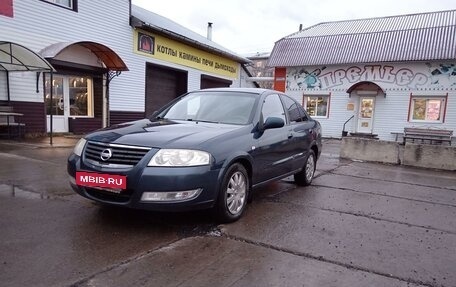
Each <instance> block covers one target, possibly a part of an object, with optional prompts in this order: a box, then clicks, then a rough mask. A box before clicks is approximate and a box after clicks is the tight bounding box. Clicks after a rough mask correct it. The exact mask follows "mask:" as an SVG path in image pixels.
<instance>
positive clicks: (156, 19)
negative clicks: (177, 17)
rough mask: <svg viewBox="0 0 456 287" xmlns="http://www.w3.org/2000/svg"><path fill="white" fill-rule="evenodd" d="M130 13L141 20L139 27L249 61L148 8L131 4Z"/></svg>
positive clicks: (229, 56) (238, 60) (230, 57)
mask: <svg viewBox="0 0 456 287" xmlns="http://www.w3.org/2000/svg"><path fill="white" fill-rule="evenodd" d="M131 15H132V16H133V17H134V18H136V19H138V20H139V21H140V22H141V24H140V26H139V27H140V28H146V29H152V30H155V31H158V32H161V33H163V34H166V35H169V36H171V37H172V38H175V39H177V40H180V41H182V42H186V43H188V44H190V45H192V46H196V47H197V48H201V49H203V50H206V51H209V52H213V53H214V52H215V53H216V54H220V55H222V56H225V57H227V58H229V59H232V60H235V61H237V62H239V63H250V60H249V59H247V58H244V57H242V56H239V55H237V54H236V53H234V52H232V51H230V50H228V49H226V48H225V47H223V46H221V45H219V44H217V43H215V42H213V41H211V40H209V39H207V38H206V37H204V36H202V35H200V34H198V33H196V32H193V31H192V30H189V29H187V28H185V27H184V26H182V25H179V24H177V23H176V22H174V21H172V20H170V19H168V18H166V17H163V16H161V15H158V14H155V13H153V12H151V11H149V10H146V9H143V8H141V7H139V6H136V5H133V4H132V5H131ZM136 26H137V25H136Z"/></svg>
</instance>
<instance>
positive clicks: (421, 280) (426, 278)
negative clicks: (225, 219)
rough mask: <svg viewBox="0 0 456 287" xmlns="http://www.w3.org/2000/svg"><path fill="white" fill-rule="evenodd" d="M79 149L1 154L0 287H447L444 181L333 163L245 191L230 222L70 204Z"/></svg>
mask: <svg viewBox="0 0 456 287" xmlns="http://www.w3.org/2000/svg"><path fill="white" fill-rule="evenodd" d="M76 140H77V139H75V138H64V137H59V138H56V139H55V140H54V146H53V147H50V146H49V144H48V142H47V141H46V139H44V140H42V141H39V140H36V141H33V142H31V141H27V142H19V143H18V142H14V141H11V142H9V141H0V162H1V165H0V232H1V237H2V240H1V241H0V285H1V286H350V287H352V286H385V287H386V286H388V287H389V286H445V287H450V286H456V272H455V270H456V175H455V174H454V173H452V172H443V171H437V170H425V169H414V168H406V167H402V166H391V165H381V164H374V163H364V162H357V161H350V160H341V159H339V157H338V154H339V141H337V140H325V143H324V150H323V154H322V157H321V159H320V161H319V162H318V164H317V173H316V178H315V180H314V182H313V185H312V186H309V187H306V188H301V187H297V186H296V185H294V183H293V182H292V180H291V179H290V178H288V179H285V180H283V181H280V182H276V183H273V184H270V185H268V186H266V187H264V188H262V189H261V190H258V191H256V192H255V195H254V201H253V203H251V204H250V205H249V206H248V209H247V211H246V213H245V215H244V217H243V218H242V219H241V220H239V221H238V222H235V223H232V224H228V225H218V224H217V223H216V222H215V221H214V220H213V219H212V218H211V215H210V213H208V212H196V213H177V214H173V213H153V212H144V211H136V210H126V209H119V208H110V207H106V206H100V205H98V204H95V203H92V202H91V201H89V200H86V199H84V198H82V197H80V196H78V195H75V194H74V193H73V192H72V191H71V189H70V187H69V185H68V183H67V181H68V178H67V174H66V162H65V161H66V157H67V156H68V155H69V153H70V152H71V147H72V146H73V145H74V143H75V142H76Z"/></svg>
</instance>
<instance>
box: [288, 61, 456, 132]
mask: <svg viewBox="0 0 456 287" xmlns="http://www.w3.org/2000/svg"><path fill="white" fill-rule="evenodd" d="M371 66H372V65H369V64H356V65H350V66H326V67H297V68H295V67H293V68H288V69H287V88H286V93H287V94H289V95H290V96H293V97H294V98H295V99H297V100H298V101H299V102H301V103H303V95H312V94H313V95H328V94H331V102H330V113H329V117H328V118H321V117H316V119H317V120H318V121H319V122H320V123H321V125H322V128H323V135H324V136H325V137H341V134H342V128H343V124H344V122H345V121H346V120H348V119H349V118H350V117H351V116H352V115H355V118H354V119H352V120H351V121H350V122H348V123H347V125H346V130H347V131H355V130H356V125H357V116H358V115H357V113H358V112H357V111H358V106H359V96H357V95H356V94H354V93H352V95H351V97H350V96H349V94H348V93H347V90H348V89H349V88H350V87H351V86H353V85H354V84H356V83H358V82H361V81H370V82H374V83H376V84H378V85H379V86H380V87H381V88H382V89H383V90H384V91H385V93H386V96H383V95H382V94H381V93H380V94H379V95H377V96H376V102H375V104H376V106H375V114H374V123H373V133H374V134H378V136H379V138H380V139H384V140H394V137H395V136H394V135H392V134H391V132H403V130H404V127H410V126H415V127H419V126H424V127H435V128H442V129H450V130H453V131H455V133H456V76H454V75H452V73H453V72H455V71H456V65H454V63H444V62H433V63H396V64H391V63H385V64H378V65H376V66H377V67H374V68H372V67H371ZM378 66H380V67H378ZM353 67H355V69H352V70H350V69H351V68H353ZM385 67H386V70H385ZM356 68H359V69H356ZM373 69H374V70H375V69H378V70H377V71H374V72H373ZM436 69H439V70H440V74H439V72H437V73H435V70H436ZM366 70H368V71H367V72H366ZM377 72H378V73H377ZM433 72H434V73H433ZM411 94H413V95H423V96H445V95H447V94H448V102H447V109H446V116H445V122H442V123H437V122H432V123H430V122H421V123H419V122H412V121H408V114H409V105H410V95H411ZM348 103H353V104H354V105H355V109H354V110H353V111H349V110H347V104H348Z"/></svg>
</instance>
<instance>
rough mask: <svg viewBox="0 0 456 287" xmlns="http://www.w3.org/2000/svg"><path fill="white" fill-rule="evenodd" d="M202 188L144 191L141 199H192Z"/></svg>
mask: <svg viewBox="0 0 456 287" xmlns="http://www.w3.org/2000/svg"><path fill="white" fill-rule="evenodd" d="M202 190H203V189H202V188H198V189H192V190H185V191H169V192H143V194H142V196H141V201H183V200H190V199H193V198H195V197H197V196H198V195H200V193H201V191H202Z"/></svg>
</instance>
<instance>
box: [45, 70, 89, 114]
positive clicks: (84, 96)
mask: <svg viewBox="0 0 456 287" xmlns="http://www.w3.org/2000/svg"><path fill="white" fill-rule="evenodd" d="M45 77H46V80H45V95H44V104H45V105H46V114H47V115H50V114H51V113H52V114H53V115H62V116H63V115H65V116H71V117H93V114H94V107H93V105H94V104H93V102H94V99H93V81H92V78H91V77H86V76H64V75H54V78H53V80H52V85H51V81H50V79H49V75H46V76H45ZM51 89H52V100H53V101H52V105H51ZM67 105H68V108H66V107H67ZM51 107H52V108H51Z"/></svg>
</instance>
